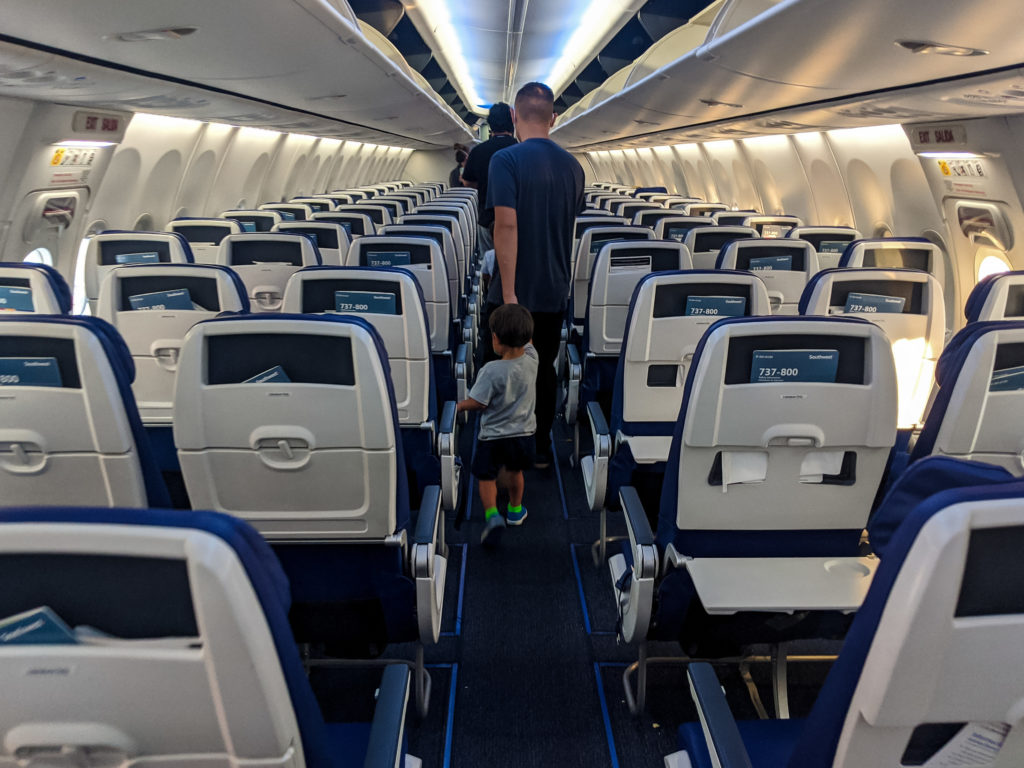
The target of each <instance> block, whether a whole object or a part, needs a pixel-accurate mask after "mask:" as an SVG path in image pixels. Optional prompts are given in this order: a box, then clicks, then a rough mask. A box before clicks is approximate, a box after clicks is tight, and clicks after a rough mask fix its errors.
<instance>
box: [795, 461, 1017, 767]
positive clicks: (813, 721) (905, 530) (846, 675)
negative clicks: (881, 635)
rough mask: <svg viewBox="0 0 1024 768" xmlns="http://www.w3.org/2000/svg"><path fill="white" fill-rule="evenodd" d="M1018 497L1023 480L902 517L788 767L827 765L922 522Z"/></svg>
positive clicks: (965, 493) (966, 492) (962, 492)
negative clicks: (957, 507) (957, 508)
mask: <svg viewBox="0 0 1024 768" xmlns="http://www.w3.org/2000/svg"><path fill="white" fill-rule="evenodd" d="M982 466H984V465H982ZM986 477H987V474H986V472H985V471H983V470H980V471H979V474H978V479H979V482H985V479H986ZM1021 497H1024V482H1019V481H1018V482H1014V483H1006V484H1003V485H996V486H980V487H969V488H960V489H957V490H949V491H942V492H940V493H936V494H934V495H932V496H930V497H929V498H928V499H927V500H925V501H924V502H923V503H921V504H919V505H918V506H917V507H916V508H915V509H914V510H913V511H912V512H910V513H909V514H908V515H907V517H906V520H904V522H903V524H902V525H900V527H899V529H898V530H897V531H896V533H895V535H893V537H892V540H891V541H890V543H889V545H888V548H887V551H886V556H885V557H884V558H883V559H882V562H881V565H879V567H878V570H877V571H876V572H875V577H874V580H873V581H872V582H871V588H870V589H869V590H868V595H867V598H866V599H865V600H864V604H863V605H861V607H860V610H859V611H857V615H856V618H855V619H854V621H853V626H852V627H851V628H850V632H849V634H848V635H847V638H846V642H845V643H844V644H843V650H842V652H841V653H840V654H839V659H838V660H837V661H836V663H835V664H834V665H833V666H832V669H831V671H830V672H829V675H828V678H827V679H826V680H825V685H824V686H823V687H822V689H821V692H820V693H819V694H818V699H817V701H816V703H815V705H814V708H813V710H812V711H811V714H810V716H809V717H808V718H807V726H806V728H805V729H804V732H803V735H802V736H801V738H800V739H799V741H798V742H797V745H796V747H795V749H794V750H793V753H792V757H791V758H790V761H789V766H790V768H808V766H819V765H820V766H827V765H832V762H833V759H834V758H835V752H836V747H837V745H838V743H839V737H840V735H841V733H842V729H843V722H844V720H845V718H846V713H847V711H848V710H849V708H850V702H851V701H852V700H853V693H854V690H855V689H856V687H857V683H858V681H859V679H860V673H861V670H862V669H863V667H864V662H865V660H866V659H867V655H868V651H869V650H870V649H871V643H872V641H873V640H874V635H875V631H876V629H877V627H878V623H879V621H880V620H881V618H882V613H883V611H884V610H885V605H886V603H887V601H888V599H889V593H890V592H891V591H892V587H893V584H894V583H895V582H896V577H897V576H898V575H899V572H900V568H901V567H902V566H903V562H904V560H906V557H907V554H908V553H909V552H910V549H911V547H912V546H913V544H914V541H915V540H916V538H917V535H918V532H919V531H920V530H921V528H922V527H923V526H924V524H925V523H927V522H928V521H929V520H930V519H931V518H932V517H933V516H934V515H935V514H936V513H938V512H940V511H941V510H943V509H945V508H946V507H948V506H952V505H954V504H960V503H963V502H970V501H984V500H994V499H1010V498H1021Z"/></svg>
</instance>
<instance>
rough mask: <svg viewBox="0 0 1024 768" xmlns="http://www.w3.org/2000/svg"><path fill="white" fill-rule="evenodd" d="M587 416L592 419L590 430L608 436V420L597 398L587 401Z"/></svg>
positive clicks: (595, 433)
mask: <svg viewBox="0 0 1024 768" xmlns="http://www.w3.org/2000/svg"><path fill="white" fill-rule="evenodd" d="M587 417H588V418H589V419H590V431H591V432H593V433H594V435H601V436H608V421H607V420H606V419H605V417H604V411H602V410H601V405H600V404H599V403H598V402H597V401H596V400H591V401H590V402H589V403H587Z"/></svg>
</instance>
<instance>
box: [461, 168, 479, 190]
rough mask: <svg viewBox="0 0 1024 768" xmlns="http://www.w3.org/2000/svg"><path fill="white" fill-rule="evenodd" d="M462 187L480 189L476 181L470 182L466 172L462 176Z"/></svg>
mask: <svg viewBox="0 0 1024 768" xmlns="http://www.w3.org/2000/svg"><path fill="white" fill-rule="evenodd" d="M462 186H464V187H469V188H470V189H480V185H479V184H477V183H476V182H475V181H470V180H469V179H467V178H466V174H465V172H463V174H462Z"/></svg>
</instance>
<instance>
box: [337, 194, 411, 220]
mask: <svg viewBox="0 0 1024 768" xmlns="http://www.w3.org/2000/svg"><path fill="white" fill-rule="evenodd" d="M397 207H398V206H397V205H396V206H395V208H397ZM337 210H339V211H352V212H354V213H359V212H363V213H365V214H366V215H367V216H369V217H370V218H371V219H373V223H374V224H375V225H376V226H378V227H384V226H387V225H388V224H393V223H394V220H395V217H394V216H392V215H391V214H392V212H393V209H392V208H391V207H390V206H388V205H378V204H377V202H376V198H370V199H369V200H357V201H356V202H355V204H354V205H352V206H344V205H341V206H338V208H337Z"/></svg>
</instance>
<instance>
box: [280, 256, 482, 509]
mask: <svg viewBox="0 0 1024 768" xmlns="http://www.w3.org/2000/svg"><path fill="white" fill-rule="evenodd" d="M282 311H283V312H285V313H288V314H334V313H339V314H352V315H358V316H359V317H361V318H363V319H364V320H366V321H368V322H370V323H372V324H373V327H374V329H375V330H376V331H377V333H378V334H379V335H380V337H381V340H382V341H383V343H384V349H385V350H386V351H387V354H388V365H389V368H390V371H391V381H392V384H393V385H394V388H395V407H396V410H397V413H398V421H399V424H400V426H401V430H402V446H403V448H404V450H405V464H406V468H407V469H408V471H409V478H410V484H409V485H410V488H411V489H412V488H415V489H417V493H416V494H415V495H414V497H413V499H412V504H413V506H416V505H418V504H419V501H420V497H421V494H422V493H423V492H424V491H425V489H426V488H427V487H428V486H431V485H438V484H440V485H441V490H442V502H443V506H444V508H445V509H446V510H452V509H455V507H456V505H457V502H458V492H459V478H460V461H459V459H458V456H457V448H458V432H457V425H456V419H455V401H454V400H451V401H448V402H445V403H443V404H442V406H441V408H440V411H439V408H438V401H437V394H436V393H437V389H436V385H435V382H434V373H433V364H432V357H431V351H430V329H429V325H428V322H427V310H426V302H425V301H424V300H423V289H422V288H421V287H420V284H419V282H418V281H417V280H416V278H415V277H413V276H412V275H411V274H410V273H409V272H408V271H406V270H404V269H399V268H391V267H375V268H368V269H363V268H360V267H307V268H306V269H300V270H299V271H298V272H296V273H295V274H294V275H292V276H291V278H290V279H289V280H288V287H287V288H286V289H285V297H284V306H283V307H282ZM464 378H465V377H464V376H463V379H464ZM461 389H462V390H463V392H462V396H463V397H464V396H465V394H464V389H465V385H464V383H463V386H462V387H461ZM439 412H442V417H441V419H440V420H439V419H438V413H439Z"/></svg>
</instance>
